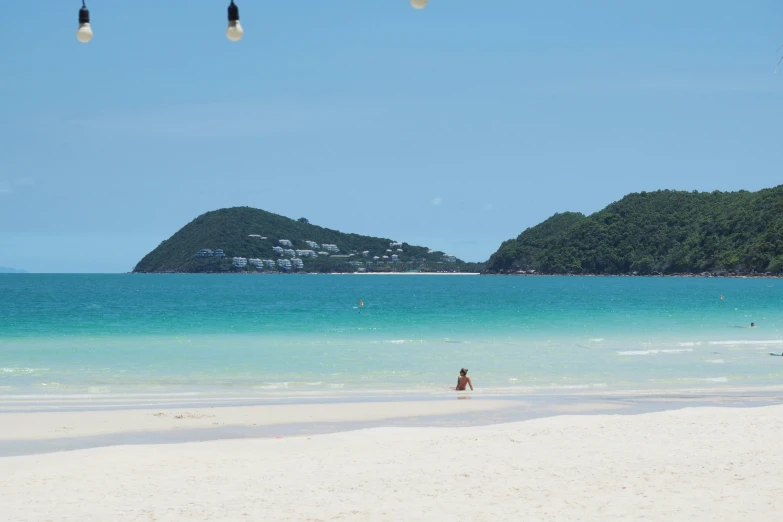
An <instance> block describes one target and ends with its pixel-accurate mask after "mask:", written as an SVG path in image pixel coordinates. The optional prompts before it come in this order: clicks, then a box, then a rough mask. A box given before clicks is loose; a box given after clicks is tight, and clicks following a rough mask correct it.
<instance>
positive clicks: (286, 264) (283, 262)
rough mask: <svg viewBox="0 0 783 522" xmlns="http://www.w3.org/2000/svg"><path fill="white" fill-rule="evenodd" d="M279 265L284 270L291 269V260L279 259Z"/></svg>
mask: <svg viewBox="0 0 783 522" xmlns="http://www.w3.org/2000/svg"><path fill="white" fill-rule="evenodd" d="M277 266H279V267H280V268H282V269H283V270H291V261H289V260H288V259H278V260H277Z"/></svg>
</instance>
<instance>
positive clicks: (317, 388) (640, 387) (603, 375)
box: [0, 274, 783, 400]
mask: <svg viewBox="0 0 783 522" xmlns="http://www.w3.org/2000/svg"><path fill="white" fill-rule="evenodd" d="M720 295H723V296H725V299H724V300H720V298H719V296H720ZM360 301H363V302H364V307H363V308H360V307H359V303H360ZM751 322H755V323H756V325H757V327H756V328H752V329H751V328H749V327H748V326H749V325H750V323H751ZM773 351H774V352H781V351H783V280H778V279H701V278H631V277H490V276H423V275H420V276H416V275H410V276H408V275H249V276H241V275H235V276H231V275H35V274H29V275H0V400H1V399H2V398H3V397H5V398H6V399H9V400H10V399H14V398H15V399H21V398H29V399H34V398H36V397H41V396H44V397H48V398H52V397H76V396H81V397H106V396H118V397H119V396H142V395H145V394H152V395H166V394H172V395H176V394H193V393H199V394H205V393H206V394H216V395H220V394H224V395H235V396H252V397H262V398H263V397H289V396H290V397H304V396H327V397H346V396H358V395H368V396H369V395H374V396H378V395H384V396H388V395H391V396H396V395H405V394H409V393H415V394H435V395H437V394H444V393H448V390H447V389H446V387H447V386H453V385H454V382H455V381H456V375H457V372H458V371H459V369H460V368H461V367H463V366H464V367H468V368H469V369H470V373H469V375H471V377H472V378H473V380H474V383H475V385H476V387H477V390H476V394H482V395H493V394H502V395H530V394H540V393H550V394H551V393H563V394H593V393H604V394H606V393H617V394H630V393H635V392H639V393H650V392H677V391H683V390H719V391H720V390H749V389H775V388H783V357H780V358H778V357H771V356H770V355H769V353H770V352H773Z"/></svg>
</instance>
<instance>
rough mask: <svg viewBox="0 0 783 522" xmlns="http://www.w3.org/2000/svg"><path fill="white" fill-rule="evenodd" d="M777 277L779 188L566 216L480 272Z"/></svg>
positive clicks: (631, 203) (689, 195)
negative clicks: (758, 274) (586, 214)
mask: <svg viewBox="0 0 783 522" xmlns="http://www.w3.org/2000/svg"><path fill="white" fill-rule="evenodd" d="M520 270H526V271H529V270H536V271H537V272H540V273H549V274H566V273H574V274H630V273H634V272H636V273H638V274H652V273H661V274H674V273H680V274H683V273H690V274H698V273H703V272H722V271H728V272H735V273H740V274H750V273H753V272H755V273H772V274H781V273H783V185H780V186H778V187H775V188H772V189H765V190H760V191H758V192H747V191H740V192H718V191H715V192H678V191H670V190H663V191H657V192H642V193H639V194H630V195H628V196H626V197H624V198H623V199H621V200H620V201H617V202H615V203H612V204H611V205H609V206H608V207H606V208H605V209H603V210H601V211H599V212H596V213H595V214H592V215H590V216H584V215H583V214H579V213H573V212H568V213H564V214H555V215H554V216H552V217H551V218H549V219H548V220H546V221H544V222H543V223H541V224H539V225H537V226H535V227H532V228H529V229H527V230H525V231H524V232H522V234H520V235H519V237H517V238H516V239H512V240H509V241H506V242H504V243H503V244H502V245H501V247H500V249H499V250H498V251H497V252H496V253H495V254H493V255H492V257H491V258H490V260H489V261H488V263H487V272H490V273H509V272H517V271H520Z"/></svg>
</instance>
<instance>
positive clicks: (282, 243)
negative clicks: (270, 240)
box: [277, 239, 294, 247]
mask: <svg viewBox="0 0 783 522" xmlns="http://www.w3.org/2000/svg"><path fill="white" fill-rule="evenodd" d="M277 242H278V243H280V246H284V247H292V246H294V244H293V243H291V242H290V241H289V240H287V239H280V240H278V241H277Z"/></svg>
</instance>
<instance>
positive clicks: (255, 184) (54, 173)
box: [0, 0, 783, 272]
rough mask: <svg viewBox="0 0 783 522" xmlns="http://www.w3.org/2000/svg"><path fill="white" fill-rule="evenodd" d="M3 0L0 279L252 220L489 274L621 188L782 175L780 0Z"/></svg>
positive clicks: (756, 184) (757, 180)
mask: <svg viewBox="0 0 783 522" xmlns="http://www.w3.org/2000/svg"><path fill="white" fill-rule="evenodd" d="M227 5H228V1H227V0H226V1H224V0H188V1H185V0H170V1H167V2H116V1H109V0H91V1H89V2H88V7H89V8H90V10H91V14H92V26H93V30H94V32H95V37H94V39H93V41H92V42H91V43H90V44H87V45H83V44H80V43H78V42H77V41H76V38H75V32H76V28H77V14H78V9H79V7H80V2H78V1H77V0H57V1H55V0H38V1H37V2H25V1H20V2H10V1H8V2H5V1H4V2H2V3H1V5H0V17H1V18H2V19H3V20H5V21H6V23H5V26H4V30H3V31H2V32H1V33H0V47H1V48H2V49H3V53H2V55H1V56H0V114H1V115H2V117H1V118H0V143H2V149H1V150H2V153H1V154H0V266H11V267H16V268H22V269H26V270H28V271H37V272H39V271H40V272H122V271H129V270H131V269H132V268H133V266H134V265H135V263H136V262H137V261H138V260H139V259H140V258H141V257H142V256H143V255H144V254H146V253H147V252H148V251H149V250H151V249H152V248H154V247H155V246H156V245H157V244H158V243H159V242H160V241H161V240H163V239H165V238H167V237H168V236H170V235H171V234H173V233H174V232H176V231H177V230H178V229H179V228H180V227H182V226H183V225H185V224H186V223H187V222H189V221H190V220H191V219H193V218H194V217H196V216H197V215H199V214H201V213H203V212H206V211H209V210H214V209H217V208H221V207H228V206H238V205H249V206H253V207H258V208H263V209H265V210H269V211H272V212H277V213H280V214H283V215H286V216H290V217H293V218H298V217H301V216H304V217H307V218H308V219H309V220H310V221H311V222H312V223H316V224H320V225H324V226H328V227H330V228H336V229H340V230H343V231H347V232H357V233H362V234H373V235H380V236H387V237H391V238H393V239H397V240H401V241H408V242H411V243H418V244H423V245H427V246H430V247H434V248H437V249H441V250H445V251H448V252H451V253H453V254H455V255H458V256H459V257H461V258H463V259H467V260H474V261H479V260H484V259H486V258H487V257H488V256H489V255H490V254H491V253H492V252H493V251H494V250H495V249H496V248H497V247H498V245H499V244H500V242H501V241H503V240H505V239H508V238H511V237H515V236H516V235H517V234H519V233H520V232H521V231H522V230H523V229H525V228H526V227H528V226H532V225H535V224H536V223H538V222H540V221H542V220H544V219H546V218H547V217H549V216H550V215H551V214H553V213H555V212H558V211H565V210H572V211H581V212H585V213H590V212H594V211H596V210H599V209H601V208H603V207H604V206H605V205H606V204H608V203H610V202H612V201H614V200H617V199H619V198H621V197H622V196H623V195H625V194H626V193H629V192H636V191H641V190H648V191H649V190H655V189H663V188H670V189H685V190H694V189H697V190H714V189H720V190H738V189H749V190H757V189H760V188H764V187H771V186H774V185H776V184H779V183H783V175H781V174H782V173H783V169H781V165H782V164H783V157H782V156H781V152H780V151H781V145H782V144H783V142H782V141H781V140H783V74H780V73H778V74H777V75H773V74H772V71H773V69H774V66H775V63H776V62H777V59H778V56H779V55H778V56H776V54H775V51H776V49H777V48H778V47H779V46H780V45H781V44H783V3H781V2H779V1H773V0H768V1H767V0H763V1H762V0H757V1H754V0H749V1H745V2H739V1H736V0H733V1H725V0H713V1H709V2H707V1H703V0H691V1H687V2H683V1H681V0H680V1H666V0H664V1H658V2H629V1H627V0H623V1H619V0H618V1H596V2H583V1H581V0H580V1H577V0H571V1H565V0H563V1H547V2H542V1H538V2H528V1H524V0H430V4H429V6H428V7H427V8H426V9H424V10H421V11H416V10H413V9H412V8H411V7H410V6H409V4H408V1H407V0H302V1H299V2H260V1H254V0H241V1H238V2H237V5H238V6H239V8H240V13H241V18H242V24H243V26H244V28H245V38H244V40H242V41H241V42H239V43H231V42H229V41H228V40H227V39H226V38H225V27H226V7H227Z"/></svg>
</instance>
